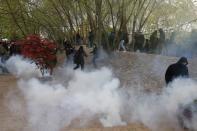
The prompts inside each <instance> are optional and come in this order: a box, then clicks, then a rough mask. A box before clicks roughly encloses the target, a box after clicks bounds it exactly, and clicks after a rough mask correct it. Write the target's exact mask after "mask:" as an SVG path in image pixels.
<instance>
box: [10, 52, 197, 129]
mask: <svg viewBox="0 0 197 131" xmlns="http://www.w3.org/2000/svg"><path fill="white" fill-rule="evenodd" d="M7 66H8V67H12V68H9V69H10V71H11V72H12V73H13V74H14V75H17V76H18V77H19V78H20V80H19V81H18V87H19V89H20V91H21V92H22V93H23V95H24V97H25V101H26V103H27V112H28V113H27V114H28V116H27V118H28V126H29V128H30V129H32V130H34V131H43V130H48V131H59V130H61V129H62V128H64V127H67V126H70V125H72V123H73V122H74V121H75V120H78V119H80V120H81V121H80V122H78V123H77V124H78V126H79V127H84V126H86V125H87V124H88V123H89V122H90V121H92V120H98V121H99V122H100V123H101V124H102V125H103V126H104V127H112V126H117V125H126V124H127V123H133V122H140V123H143V124H144V125H145V126H147V127H149V128H150V129H151V130H153V131H158V130H160V131H161V130H163V131H166V130H171V129H174V130H177V131H179V130H180V126H179V123H178V119H177V114H179V110H180V106H182V105H186V104H188V103H191V102H192V101H193V100H195V99H196V98H197V94H196V92H197V83H196V81H194V80H191V79H183V78H179V79H177V80H175V81H174V82H173V83H172V84H171V85H169V87H167V88H166V87H163V89H162V91H160V92H146V91H145V89H144V88H143V87H140V88H135V86H134V85H130V86H129V87H124V88H120V81H119V79H118V78H116V77H115V76H114V75H113V73H112V72H113V71H112V70H110V69H108V68H105V67H103V68H101V69H98V70H94V71H85V72H84V71H80V70H77V71H73V70H72V68H69V67H65V68H60V69H59V71H57V72H56V73H57V74H56V75H55V76H54V79H53V80H52V81H48V82H41V81H40V80H39V79H38V77H37V75H35V74H34V72H35V71H37V69H36V68H32V67H35V65H34V64H33V65H32V63H30V61H28V60H24V59H23V58H21V57H19V56H16V57H13V58H11V59H10V60H9V61H8V62H7ZM21 67H23V68H21ZM30 68H31V69H30ZM58 72H59V73H58ZM58 74H60V76H61V78H60V77H57V76H58ZM26 75H28V76H31V77H28V79H25V78H26ZM10 97H12V96H10ZM193 122H194V123H193V124H192V126H193V127H194V128H196V127H195V126H194V125H195V124H196V123H195V122H196V121H193ZM74 123H75V122H74Z"/></svg>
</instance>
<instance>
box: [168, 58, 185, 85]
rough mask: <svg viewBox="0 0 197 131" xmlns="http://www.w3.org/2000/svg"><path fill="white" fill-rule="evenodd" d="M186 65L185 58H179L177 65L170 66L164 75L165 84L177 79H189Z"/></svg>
mask: <svg viewBox="0 0 197 131" xmlns="http://www.w3.org/2000/svg"><path fill="white" fill-rule="evenodd" d="M187 64H188V61H187V58H185V57H181V58H180V60H179V61H178V62H177V63H175V64H172V65H170V66H169V67H168V69H167V71H166V74H165V80H166V84H169V83H170V82H172V81H173V80H174V79H175V78H178V77H186V78H187V77H189V73H188V68H187Z"/></svg>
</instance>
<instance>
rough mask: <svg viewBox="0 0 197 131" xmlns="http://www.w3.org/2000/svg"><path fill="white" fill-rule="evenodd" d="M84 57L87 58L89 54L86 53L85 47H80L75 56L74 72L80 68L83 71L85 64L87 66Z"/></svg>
mask: <svg viewBox="0 0 197 131" xmlns="http://www.w3.org/2000/svg"><path fill="white" fill-rule="evenodd" d="M84 56H85V57H87V54H86V52H85V51H84V49H83V46H80V47H79V49H78V51H77V52H76V53H75V55H74V63H75V64H76V66H75V67H74V70H76V69H78V68H79V67H81V70H83V69H84V64H85V60H84Z"/></svg>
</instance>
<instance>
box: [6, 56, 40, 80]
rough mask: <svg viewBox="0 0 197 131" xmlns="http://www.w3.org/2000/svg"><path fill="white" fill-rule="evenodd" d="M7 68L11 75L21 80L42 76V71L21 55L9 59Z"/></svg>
mask: <svg viewBox="0 0 197 131" xmlns="http://www.w3.org/2000/svg"><path fill="white" fill-rule="evenodd" d="M5 66H6V67H7V69H8V70H9V71H10V73H12V74H13V75H15V76H17V77H20V78H21V77H23V78H25V77H28V78H31V77H36V76H41V73H40V70H39V69H38V68H37V66H36V64H35V63H33V62H32V61H30V60H29V59H27V58H24V57H22V56H19V55H17V56H13V57H11V58H9V59H8V60H7V61H6V63H5Z"/></svg>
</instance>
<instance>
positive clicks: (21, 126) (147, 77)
mask: <svg viewBox="0 0 197 131" xmlns="http://www.w3.org/2000/svg"><path fill="white" fill-rule="evenodd" d="M89 57H90V58H89V59H91V56H89ZM60 59H63V58H60ZM177 59H178V58H173V57H166V56H156V55H147V54H140V53H137V54H134V53H116V54H115V55H112V56H110V57H109V58H108V59H105V60H104V61H101V62H100V63H99V64H98V65H99V66H102V65H107V66H108V67H110V68H112V70H113V71H114V75H115V76H117V77H118V78H119V79H120V80H121V85H122V87H129V86H136V88H137V86H139V85H140V86H143V87H144V88H145V89H147V90H148V91H157V90H159V89H160V88H162V87H164V86H165V83H164V78H163V76H164V73H165V70H166V68H167V66H168V65H169V64H170V63H174V62H176V61H177ZM87 62H88V63H90V60H88V61H87ZM189 63H190V64H189V70H190V75H191V77H192V78H194V79H195V78H197V69H195V68H197V67H196V66H194V65H197V61H196V60H195V59H193V60H189ZM139 80H140V82H139ZM16 83H17V79H16V78H15V77H14V76H12V75H0V131H24V130H25V131H26V130H28V128H27V127H26V125H27V120H26V118H25V101H24V99H23V96H22V94H21V93H20V91H19V89H18V88H17V87H16V86H17V84H16ZM10 95H12V98H15V99H18V101H20V103H19V104H21V105H22V106H21V105H16V104H15V103H12V100H10V99H9V96H10ZM7 103H11V106H9V107H8V105H7ZM12 106H13V108H12ZM21 107H24V108H21ZM13 109H14V110H13ZM19 110H20V111H19ZM21 110H23V111H24V112H23V114H20V112H21ZM63 130H65V131H67V130H70V131H149V129H147V128H145V127H144V126H143V125H141V124H132V123H131V124H129V125H128V126H123V127H113V128H103V127H98V125H96V124H95V125H94V124H93V125H91V126H90V127H89V128H83V129H68V128H65V129H63Z"/></svg>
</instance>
